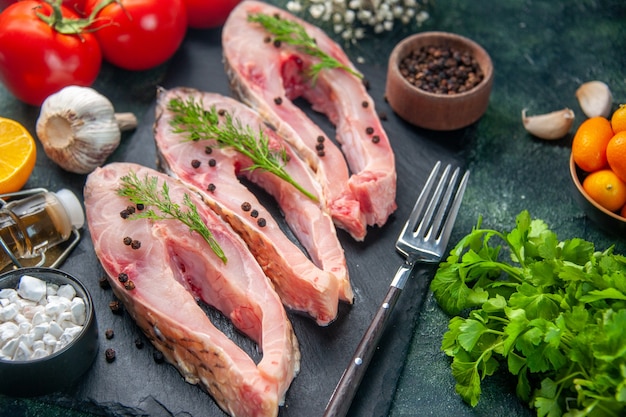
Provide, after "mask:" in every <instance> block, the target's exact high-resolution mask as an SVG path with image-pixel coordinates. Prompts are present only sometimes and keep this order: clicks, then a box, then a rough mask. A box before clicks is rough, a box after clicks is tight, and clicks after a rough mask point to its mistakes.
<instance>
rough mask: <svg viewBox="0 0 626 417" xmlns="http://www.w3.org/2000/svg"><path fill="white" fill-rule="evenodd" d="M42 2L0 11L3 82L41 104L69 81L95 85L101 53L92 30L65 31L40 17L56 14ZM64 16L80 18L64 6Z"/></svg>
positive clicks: (22, 97) (20, 95)
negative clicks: (74, 33) (67, 32)
mask: <svg viewBox="0 0 626 417" xmlns="http://www.w3.org/2000/svg"><path fill="white" fill-rule="evenodd" d="M52 10H53V9H52V7H51V6H50V5H49V4H47V3H45V2H43V1H32V0H25V1H19V2H17V3H14V4H12V5H10V6H9V7H8V8H7V9H5V10H4V11H3V12H2V13H0V81H2V83H3V84H4V85H5V86H6V87H7V89H8V90H9V91H10V92H11V93H12V94H13V95H15V96H16V97H17V98H18V99H20V100H22V101H24V102H26V103H29V104H32V105H35V106H38V105H40V104H41V103H42V102H43V100H44V99H45V98H46V97H48V96H49V95H50V94H52V93H55V92H57V91H58V90H60V89H61V88H63V87H66V86H68V85H80V86H89V85H91V84H92V83H93V82H94V81H95V79H96V77H97V76H98V72H99V71H100V65H101V63H102V53H101V52H100V47H99V45H98V42H97V41H96V38H95V37H94V36H93V35H91V34H90V33H82V34H80V35H63V34H61V33H59V32H56V31H55V30H54V29H53V28H52V27H51V26H50V25H48V24H47V23H46V22H44V21H43V20H41V19H40V18H39V17H38V16H37V13H41V14H43V15H44V16H50V15H51V14H52ZM60 10H61V13H62V15H63V17H65V18H77V17H78V16H77V15H76V14H75V13H73V12H72V11H71V10H69V9H67V8H65V7H61V9H60Z"/></svg>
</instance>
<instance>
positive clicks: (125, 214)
mask: <svg viewBox="0 0 626 417" xmlns="http://www.w3.org/2000/svg"><path fill="white" fill-rule="evenodd" d="M120 217H121V218H122V219H127V218H129V217H130V212H129V211H128V210H126V209H124V210H122V211H120Z"/></svg>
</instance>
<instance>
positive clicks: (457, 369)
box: [452, 356, 481, 407]
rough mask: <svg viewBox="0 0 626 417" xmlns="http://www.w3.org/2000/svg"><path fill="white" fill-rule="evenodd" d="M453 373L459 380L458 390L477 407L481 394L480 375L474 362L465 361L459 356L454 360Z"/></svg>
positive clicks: (468, 401)
mask: <svg viewBox="0 0 626 417" xmlns="http://www.w3.org/2000/svg"><path fill="white" fill-rule="evenodd" d="M452 375H453V376H454V379H455V380H456V381H457V383H456V386H455V389H456V392H457V393H458V394H459V395H460V396H461V398H463V400H464V401H465V402H466V403H468V404H469V405H471V406H472V407H476V405H477V404H478V400H479V398H480V394H481V388H480V375H479V374H478V370H477V369H476V366H475V363H474V362H465V361H463V360H462V359H461V358H460V357H459V356H456V357H455V358H454V360H453V361H452Z"/></svg>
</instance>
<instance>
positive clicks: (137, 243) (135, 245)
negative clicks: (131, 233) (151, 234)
mask: <svg viewBox="0 0 626 417" xmlns="http://www.w3.org/2000/svg"><path fill="white" fill-rule="evenodd" d="M130 247H131V248H133V249H139V248H140V247H141V242H140V241H138V240H133V241H132V242H131V244H130Z"/></svg>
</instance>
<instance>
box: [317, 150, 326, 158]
mask: <svg viewBox="0 0 626 417" xmlns="http://www.w3.org/2000/svg"><path fill="white" fill-rule="evenodd" d="M324 155H326V153H325V152H324V151H317V156H320V157H322V156H324Z"/></svg>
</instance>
